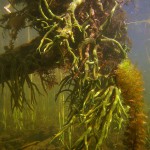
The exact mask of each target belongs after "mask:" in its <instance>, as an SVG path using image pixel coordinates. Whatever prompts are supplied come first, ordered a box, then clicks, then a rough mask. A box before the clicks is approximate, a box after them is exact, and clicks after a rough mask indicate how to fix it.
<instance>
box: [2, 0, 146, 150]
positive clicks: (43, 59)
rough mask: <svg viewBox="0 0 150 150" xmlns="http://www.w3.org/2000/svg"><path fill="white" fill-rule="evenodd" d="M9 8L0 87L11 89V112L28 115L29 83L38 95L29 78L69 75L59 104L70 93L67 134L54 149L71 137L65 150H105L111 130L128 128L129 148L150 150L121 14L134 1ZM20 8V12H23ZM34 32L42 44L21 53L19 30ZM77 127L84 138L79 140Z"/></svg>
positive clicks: (45, 2) (41, 0)
mask: <svg viewBox="0 0 150 150" xmlns="http://www.w3.org/2000/svg"><path fill="white" fill-rule="evenodd" d="M9 2H10V6H11V7H12V8H13V9H14V11H12V12H10V13H8V14H4V15H3V16H2V18H1V19H0V26H1V27H3V28H4V29H5V30H8V31H9V32H10V42H9V45H7V46H5V50H6V52H5V53H4V54H1V56H0V68H1V70H0V82H1V84H3V85H4V88H5V83H6V84H7V85H8V86H9V88H10V90H11V93H12V108H14V107H19V108H20V109H22V108H23V107H22V103H23V102H26V95H25V91H24V88H23V86H24V84H25V83H27V84H28V85H29V88H30V89H31V91H32V92H33V91H34V90H38V87H37V86H36V85H35V84H34V83H33V82H32V81H31V80H30V78H29V76H28V75H29V74H30V73H33V72H37V73H38V74H39V75H41V73H43V74H44V73H45V71H48V70H53V69H54V68H58V67H59V68H60V69H63V68H65V69H66V75H65V76H64V78H63V79H62V81H61V82H60V87H59V91H58V93H57V95H56V99H57V97H58V95H59V94H61V93H63V92H65V93H67V94H66V97H65V102H66V104H67V105H69V113H68V116H67V119H66V122H65V124H64V126H63V128H62V129H61V130H60V132H58V133H57V134H56V135H55V136H54V137H53V138H52V139H50V142H53V141H54V140H55V139H56V138H60V139H61V136H62V134H65V135H66V136H65V139H64V140H61V144H62V145H63V147H64V149H74V150H77V149H79V150H80V149H86V150H88V149H96V150H99V149H100V148H101V146H102V145H103V142H104V141H105V140H107V137H108V136H109V132H110V131H111V130H113V129H112V126H115V127H116V128H117V129H118V130H123V128H125V126H123V124H125V125H126V127H127V129H124V130H125V139H124V145H125V147H126V149H128V150H129V149H131V150H141V149H144V141H145V129H144V121H145V115H144V112H143V97H142V91H143V87H142V78H141V75H140V73H139V71H138V70H137V69H136V68H135V67H134V66H133V65H132V64H131V63H130V60H129V58H128V54H127V53H128V51H129V50H130V40H129V38H128V35H127V25H126V23H125V19H126V13H125V11H124V10H123V8H122V3H127V1H126V2H125V1H124V2H121V1H117V0H105V1H104V0H32V1H29V0H20V1H18V0H10V1H9ZM20 4H23V5H21V9H17V8H18V7H17V6H18V5H20ZM28 26H29V27H30V28H32V29H34V30H36V31H37V33H38V37H37V38H35V39H34V40H32V41H31V42H29V43H25V44H23V45H20V46H19V47H18V48H16V47H15V44H14V43H15V40H16V39H17V36H18V33H19V31H20V30H24V29H25V28H26V27H28ZM6 68H7V69H6ZM135 75H136V77H135ZM49 76H51V74H49ZM133 76H134V77H133ZM41 80H44V78H41ZM133 82H134V85H133ZM133 89H134V90H133ZM130 91H132V92H130ZM39 92H40V91H39ZM135 93H136V94H135ZM34 101H36V97H34ZM28 105H29V106H30V104H28ZM137 108H138V109H137ZM137 125H138V127H137ZM135 127H136V128H135ZM73 128H74V129H73ZM78 128H83V131H82V132H81V133H78V135H75V132H74V131H75V130H76V129H78ZM72 129H73V130H72ZM141 130H142V132H141ZM68 131H69V132H68Z"/></svg>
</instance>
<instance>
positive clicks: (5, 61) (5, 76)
mask: <svg viewBox="0 0 150 150" xmlns="http://www.w3.org/2000/svg"><path fill="white" fill-rule="evenodd" d="M39 43H40V37H37V38H35V39H34V40H32V41H31V42H30V43H26V44H23V45H21V46H19V47H16V48H15V49H14V50H13V51H8V52H6V53H3V54H1V55H0V75H1V76H0V83H3V82H6V81H7V80H10V79H11V80H12V79H13V76H12V75H11V73H12V70H13V69H14V68H15V70H16V73H17V74H18V75H21V74H22V72H21V68H22V69H23V68H24V69H26V73H28V74H30V73H33V72H36V71H40V70H44V69H46V68H47V69H48V68H55V67H58V65H59V64H58V63H56V62H57V61H58V60H59V59H60V54H58V53H57V52H55V53H54V52H53V51H51V52H48V53H44V54H43V55H41V54H40V53H39V52H38V51H36V49H37V47H38V45H39Z"/></svg>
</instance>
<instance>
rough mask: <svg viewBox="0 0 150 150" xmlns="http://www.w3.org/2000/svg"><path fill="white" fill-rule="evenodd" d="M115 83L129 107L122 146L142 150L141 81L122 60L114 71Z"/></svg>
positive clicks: (143, 134) (134, 68) (135, 69)
mask: <svg viewBox="0 0 150 150" xmlns="http://www.w3.org/2000/svg"><path fill="white" fill-rule="evenodd" d="M116 81H117V84H118V86H119V87H120V88H121V91H122V97H123V99H124V101H125V103H126V104H127V105H129V106H130V110H129V112H128V113H129V119H128V122H127V125H126V130H125V133H124V134H125V139H124V144H125V146H126V149H128V150H144V149H145V147H144V145H145V138H146V131H145V119H146V115H145V114H144V108H143V104H144V101H143V90H144V88H143V80H142V76H141V73H140V72H139V70H138V69H137V68H136V67H135V66H134V65H133V64H131V62H130V60H128V59H126V60H124V61H123V62H122V63H121V64H120V65H118V69H117V70H116Z"/></svg>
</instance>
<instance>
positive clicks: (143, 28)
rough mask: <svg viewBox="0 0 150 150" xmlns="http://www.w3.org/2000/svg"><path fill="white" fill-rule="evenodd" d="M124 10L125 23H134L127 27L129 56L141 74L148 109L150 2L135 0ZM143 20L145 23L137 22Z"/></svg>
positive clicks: (149, 102) (149, 105)
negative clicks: (125, 14) (129, 41)
mask: <svg viewBox="0 0 150 150" xmlns="http://www.w3.org/2000/svg"><path fill="white" fill-rule="evenodd" d="M125 9H126V10H127V15H128V20H127V22H136V23H131V24H129V25H128V34H129V36H130V38H131V41H132V50H131V52H130V54H129V56H130V58H131V59H132V61H133V62H134V63H135V64H136V65H137V67H138V68H139V69H140V70H141V72H142V74H143V78H144V84H145V85H144V87H145V102H146V104H148V105H147V108H148V109H150V0H142V1H141V0H135V1H134V3H132V4H130V5H128V6H126V7H125ZM143 20H145V22H139V21H143ZM146 20H147V21H146Z"/></svg>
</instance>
